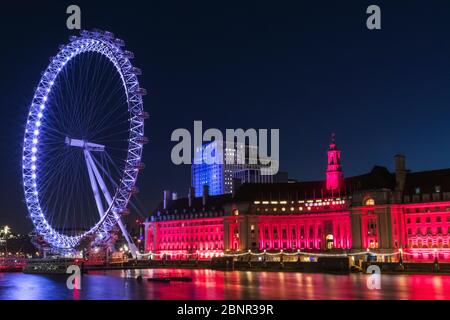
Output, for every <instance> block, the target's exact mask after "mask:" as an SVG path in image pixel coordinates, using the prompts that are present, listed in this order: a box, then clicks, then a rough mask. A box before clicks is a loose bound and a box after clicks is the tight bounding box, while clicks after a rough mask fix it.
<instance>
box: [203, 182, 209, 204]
mask: <svg viewBox="0 0 450 320" xmlns="http://www.w3.org/2000/svg"><path fill="white" fill-rule="evenodd" d="M208 195H209V187H208V185H206V184H205V185H204V186H203V206H204V207H205V206H206V201H207V200H208Z"/></svg>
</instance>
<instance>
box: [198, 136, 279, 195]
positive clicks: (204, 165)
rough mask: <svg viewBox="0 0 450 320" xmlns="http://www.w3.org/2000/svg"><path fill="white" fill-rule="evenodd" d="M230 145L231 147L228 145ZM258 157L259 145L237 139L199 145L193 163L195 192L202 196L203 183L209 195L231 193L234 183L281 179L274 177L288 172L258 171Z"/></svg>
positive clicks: (268, 181)
mask: <svg viewBox="0 0 450 320" xmlns="http://www.w3.org/2000/svg"><path fill="white" fill-rule="evenodd" d="M229 145H233V147H232V148H230V147H229ZM226 159H228V160H230V159H231V160H232V161H226ZM260 160H261V158H259V157H258V147H256V146H251V145H248V144H243V143H239V142H235V143H227V142H221V141H213V142H209V143H207V144H204V145H203V146H201V147H198V148H197V149H196V150H195V154H194V162H193V164H192V186H193V187H194V189H195V196H196V197H200V196H202V192H203V186H205V185H207V186H208V187H209V194H210V195H221V194H228V193H232V192H233V189H234V188H235V186H236V185H240V184H243V183H272V182H275V181H277V182H280V181H279V180H277V179H279V177H280V176H284V175H286V180H287V174H284V175H275V176H273V175H261V168H263V167H264V166H263V165H262V164H261V162H260ZM271 161H272V162H273V161H276V160H271ZM274 177H276V178H274Z"/></svg>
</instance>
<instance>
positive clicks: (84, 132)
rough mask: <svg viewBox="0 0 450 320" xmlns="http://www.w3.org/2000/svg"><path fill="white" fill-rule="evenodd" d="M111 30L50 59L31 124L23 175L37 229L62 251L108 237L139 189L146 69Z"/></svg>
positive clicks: (76, 40) (84, 36)
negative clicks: (142, 77) (143, 75)
mask: <svg viewBox="0 0 450 320" xmlns="http://www.w3.org/2000/svg"><path fill="white" fill-rule="evenodd" d="M133 58H134V55H133V53H132V52H130V51H127V50H125V43H124V41H123V40H121V39H118V38H116V37H115V36H114V35H113V34H112V33H110V32H104V31H99V30H94V31H82V32H81V33H80V35H79V36H72V37H70V42H69V43H68V44H65V45H61V46H60V48H59V52H58V53H57V54H56V55H55V56H54V57H52V58H50V64H49V66H48V67H47V68H46V70H45V71H44V72H43V73H42V77H41V80H40V81H39V84H38V86H37V88H36V90H35V93H34V97H33V100H32V102H31V106H30V109H29V115H28V119H27V122H26V126H25V136H24V141H23V158H22V174H23V188H24V193H25V202H26V206H27V208H28V213H29V216H30V218H31V221H32V223H33V225H34V228H35V233H36V234H37V235H39V236H40V237H42V239H43V240H44V241H45V242H46V243H47V244H48V245H49V246H50V247H51V249H52V250H53V251H55V252H74V250H75V249H76V248H77V247H78V246H79V245H80V243H82V242H83V240H85V239H91V241H95V242H96V243H102V242H105V241H108V239H109V238H110V236H111V233H112V231H115V230H117V229H120V230H121V231H122V233H123V235H124V237H125V239H126V241H127V242H128V245H129V247H130V250H131V253H132V255H133V256H134V257H135V256H136V252H137V248H136V246H135V245H134V243H133V241H132V239H131V237H130V236H129V234H128V232H127V230H126V228H125V225H124V222H123V217H124V216H125V215H127V214H128V212H129V211H128V209H127V206H128V203H129V200H130V197H131V196H132V194H133V193H135V192H137V187H136V179H137V177H138V174H139V171H140V170H141V169H143V167H144V164H143V163H142V161H141V158H142V151H143V145H144V144H145V143H146V142H147V139H146V138H145V137H144V120H145V119H146V118H147V117H148V114H147V113H146V112H144V109H143V99H142V97H143V96H144V95H145V94H146V90H145V89H143V88H141V87H140V85H139V80H138V76H139V75H141V70H140V69H138V68H136V67H134V66H133V65H132V63H131V60H132V59H133Z"/></svg>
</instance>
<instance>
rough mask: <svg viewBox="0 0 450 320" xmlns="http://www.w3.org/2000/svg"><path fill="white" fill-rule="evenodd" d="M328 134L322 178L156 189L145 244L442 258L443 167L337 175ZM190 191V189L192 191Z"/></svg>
mask: <svg viewBox="0 0 450 320" xmlns="http://www.w3.org/2000/svg"><path fill="white" fill-rule="evenodd" d="M340 158H341V154H340V151H339V149H338V148H337V145H336V142H335V138H334V137H333V138H332V141H331V143H330V145H329V149H328V165H327V170H326V175H325V177H326V178H325V181H315V182H292V183H289V182H288V183H246V184H243V185H242V186H240V187H239V188H238V189H237V190H236V191H234V192H233V193H232V194H224V195H216V196H211V195H209V191H208V187H207V186H204V187H203V188H202V189H203V190H202V196H200V197H195V190H193V188H192V187H191V188H190V190H189V195H188V197H186V198H180V199H178V198H177V197H176V195H175V194H171V193H170V192H164V200H163V201H162V202H161V204H160V205H159V207H158V208H157V209H156V210H155V211H154V212H153V213H152V215H151V216H150V218H149V219H147V221H146V223H145V250H146V251H147V252H152V253H155V254H158V255H159V257H161V256H164V257H166V258H170V259H186V258H189V257H193V256H195V257H198V258H199V259H210V258H212V257H216V256H222V255H223V254H224V253H227V254H230V253H244V252H248V251H249V250H251V251H252V252H255V253H257V252H286V253H288V252H296V251H298V250H300V251H301V252H311V253H314V252H361V251H367V250H369V251H371V252H378V253H383V254H390V253H392V254H394V253H396V252H397V253H398V252H402V253H403V255H404V257H405V258H409V259H411V260H430V259H435V258H436V257H438V258H439V259H440V260H444V261H445V260H450V248H449V245H450V169H444V170H435V171H423V172H410V171H409V170H407V168H406V160H405V157H404V156H401V155H397V156H395V159H394V161H395V171H394V172H390V171H389V170H388V169H387V168H385V167H380V166H375V167H374V168H373V169H372V170H371V171H370V172H368V173H366V174H363V175H359V176H354V177H348V178H344V175H343V170H342V166H341V161H340ZM197 194H198V192H197Z"/></svg>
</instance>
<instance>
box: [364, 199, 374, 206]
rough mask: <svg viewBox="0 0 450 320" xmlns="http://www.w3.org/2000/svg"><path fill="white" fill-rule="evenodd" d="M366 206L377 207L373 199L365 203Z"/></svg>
mask: <svg viewBox="0 0 450 320" xmlns="http://www.w3.org/2000/svg"><path fill="white" fill-rule="evenodd" d="M364 204H365V205H366V206H374V205H375V200H374V199H372V198H369V199H367V200H366V202H365V203H364Z"/></svg>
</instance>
